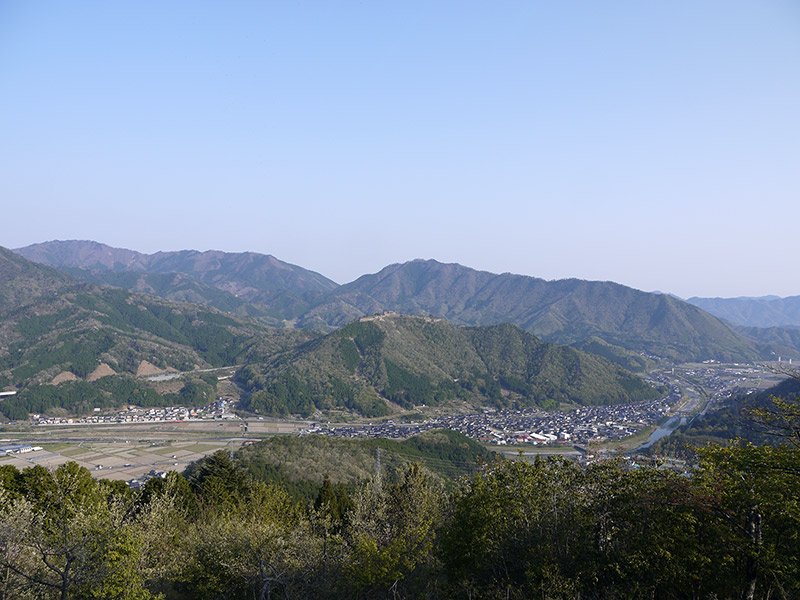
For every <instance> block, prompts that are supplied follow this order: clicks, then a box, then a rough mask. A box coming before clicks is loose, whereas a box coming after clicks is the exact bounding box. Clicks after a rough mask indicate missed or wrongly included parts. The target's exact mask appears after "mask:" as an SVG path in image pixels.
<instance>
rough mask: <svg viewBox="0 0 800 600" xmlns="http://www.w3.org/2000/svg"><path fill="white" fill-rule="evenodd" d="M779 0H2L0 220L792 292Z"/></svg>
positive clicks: (793, 151) (373, 263)
mask: <svg viewBox="0 0 800 600" xmlns="http://www.w3.org/2000/svg"><path fill="white" fill-rule="evenodd" d="M798 65H800V5H798V4H797V3H796V2H795V1H794V0H764V1H760V2H753V1H746V2H739V1H737V0H725V1H720V2H716V1H713V0H708V1H703V2H696V1H682V0H676V1H670V2H655V1H654V2H642V1H640V0H630V1H614V0H609V1H606V2H596V1H588V0H587V1H583V2H581V1H571V0H564V1H561V0H559V1H555V0H553V1H551V2H534V1H526V2H503V1H500V2H492V3H489V2H485V1H480V2H477V1H475V2H473V1H470V0H459V1H456V2H444V1H441V2H438V1H433V2H431V1H427V2H413V1H406V2H367V1H363V2H348V1H344V0H342V1H337V2H332V1H328V2H312V1H298V2H267V1H263V2H230V3H211V2H177V1H176V2H146V1H144V2H143V1H139V2H135V3H133V2H130V3H122V2H81V1H80V0H73V1H71V2H37V1H31V2H21V1H10V0H0V198H1V199H2V207H3V211H2V213H3V222H4V226H3V236H2V239H0V245H3V246H7V247H19V246H24V245H27V244H31V243H35V242H40V241H46V240H51V239H93V240H96V241H100V242H104V243H107V244H110V245H112V246H120V247H127V248H132V249H135V250H139V251H142V252H155V251H158V250H178V249H186V248H194V249H198V250H205V249H211V248H213V249H220V250H227V251H245V250H251V251H256V252H262V253H268V254H273V255H275V256H277V257H278V258H280V259H282V260H286V261H288V262H292V263H295V264H299V265H302V266H304V267H306V268H310V269H313V270H316V271H319V272H321V273H323V274H324V275H326V276H328V277H331V278H332V279H334V280H336V281H339V282H341V283H344V282H347V281H350V280H352V279H354V278H356V277H357V276H359V275H361V274H363V273H367V272H375V271H377V270H379V269H380V268H381V267H383V266H385V265H386V264H389V263H393V262H402V261H405V260H410V259H413V258H436V259H437V260H440V261H443V262H458V263H461V264H464V265H468V266H471V267H474V268H479V269H486V270H490V271H494V272H506V271H510V272H515V273H522V274H527V275H534V276H537V277H543V278H546V279H560V278H565V277H579V278H583V279H602V280H613V281H618V282H620V283H623V284H626V285H630V286H633V287H636V288H639V289H644V290H655V289H660V290H663V291H670V292H674V293H676V294H679V295H681V296H684V297H688V296H693V295H698V296H738V295H764V294H778V295H782V296H787V295H798V294H800V279H798V278H797V277H795V276H794V265H795V263H796V258H797V247H798V244H797V242H796V239H797V233H796V232H797V229H798V223H800V208H798V202H799V201H800V109H798V107H800V71H798Z"/></svg>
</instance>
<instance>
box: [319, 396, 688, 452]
mask: <svg viewBox="0 0 800 600" xmlns="http://www.w3.org/2000/svg"><path fill="white" fill-rule="evenodd" d="M680 395H681V392H680V390H679V389H678V388H677V387H673V388H672V389H671V391H670V393H669V394H668V395H666V396H664V397H662V398H658V399H655V400H648V401H645V402H637V403H634V404H620V405H616V406H585V407H581V408H576V409H575V410H573V411H570V412H561V413H559V412H552V413H545V412H543V411H541V410H500V411H498V410H492V409H486V410H484V412H483V413H479V414H470V415H458V416H448V417H438V418H436V419H431V420H428V421H424V422H421V423H408V424H398V423H394V422H393V421H387V422H385V423H376V424H369V425H354V426H344V427H328V426H325V425H320V424H316V425H313V426H312V427H309V428H307V429H305V430H304V433H319V434H323V435H330V436H336V437H353V438H355V437H384V438H394V439H403V438H407V437H409V436H412V435H416V434H417V433H421V432H423V431H428V430H430V429H451V430H453V431H458V432H460V433H463V434H464V435H466V436H468V437H471V438H475V439H477V440H480V441H483V442H488V443H492V444H496V445H500V446H503V445H515V444H533V445H539V444H553V443H570V444H587V443H590V442H603V441H608V440H616V439H622V438H625V437H628V436H630V435H633V434H634V433H636V432H638V431H639V430H641V429H642V428H644V427H646V426H648V425H651V424H653V423H655V422H658V421H660V420H661V419H662V418H664V417H665V416H667V414H668V412H669V411H670V409H671V407H672V406H673V405H674V404H675V403H676V402H677V401H678V400H679V399H680Z"/></svg>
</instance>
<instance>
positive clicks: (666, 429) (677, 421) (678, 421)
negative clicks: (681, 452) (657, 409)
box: [635, 416, 686, 452]
mask: <svg viewBox="0 0 800 600" xmlns="http://www.w3.org/2000/svg"><path fill="white" fill-rule="evenodd" d="M684 423H686V417H677V416H676V417H672V418H670V419H669V420H668V421H667V422H666V423H664V424H663V425H662V426H661V427H659V428H658V429H656V430H655V431H654V432H653V433H652V434H650V441H648V442H647V443H646V444H643V445H641V446H639V447H638V448H637V449H636V450H635V452H638V451H639V450H645V449H646V448H649V447H650V446H652V445H653V444H655V443H656V442H657V441H658V440H660V439H661V438H663V437H667V436H668V435H669V434H670V433H672V432H673V431H675V430H676V429H677V428H678V427H680V426H681V425H683V424H684Z"/></svg>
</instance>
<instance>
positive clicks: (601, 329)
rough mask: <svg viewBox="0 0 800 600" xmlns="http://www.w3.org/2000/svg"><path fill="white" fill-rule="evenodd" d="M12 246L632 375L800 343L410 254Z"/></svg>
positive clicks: (206, 298) (107, 273) (302, 318)
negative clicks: (604, 364)
mask: <svg viewBox="0 0 800 600" xmlns="http://www.w3.org/2000/svg"><path fill="white" fill-rule="evenodd" d="M17 252H19V253H21V254H24V255H26V256H29V257H31V258H32V259H34V260H37V261H42V262H45V263H47V264H51V265H54V266H58V267H59V268H62V269H65V270H67V271H68V272H70V273H72V274H74V275H76V276H78V277H80V278H81V279H83V280H86V281H92V282H95V283H103V284H106V285H114V286H119V287H124V288H127V289H133V290H137V291H143V292H147V293H154V294H156V295H159V296H161V297H164V298H167V299H170V300H175V301H191V302H200V303H203V304H207V305H210V306H214V307H216V308H219V309H221V310H224V311H228V312H233V313H235V314H240V315H246V316H252V317H256V318H258V319H260V320H261V321H262V322H264V323H266V324H268V325H283V326H294V327H299V328H306V329H313V330H317V331H323V332H330V331H333V330H334V329H336V328H337V327H342V326H344V325H346V324H347V323H350V322H351V321H353V320H355V319H358V318H360V317H363V316H366V315H370V314H376V313H380V312H384V311H396V312H400V313H405V314H417V315H432V316H435V317H440V318H444V319H447V320H448V321H450V322H452V323H454V324H456V325H495V324H499V323H513V324H515V325H517V326H519V327H521V328H523V329H524V330H526V331H528V332H530V333H533V334H535V335H537V336H540V337H541V338H542V339H544V340H547V341H550V342H555V343H559V344H567V345H573V346H575V347H578V348H583V349H586V350H589V351H592V352H594V351H597V352H599V354H600V355H602V356H604V357H606V358H610V359H612V360H615V361H616V362H618V363H619V364H621V365H623V366H625V367H626V368H633V369H637V370H644V369H646V364H647V361H646V359H645V358H643V356H644V355H653V356H657V357H661V358H664V359H667V360H674V361H679V362H683V361H691V360H706V359H710V358H713V359H716V360H720V361H751V360H767V359H771V358H773V357H774V356H775V355H776V354H777V355H784V356H786V355H794V356H800V353H799V351H800V342H799V343H795V341H794V340H793V339H792V338H791V336H786V335H783V336H782V337H775V336H769V335H767V334H764V332H761V331H756V330H753V331H750V332H743V331H742V330H738V329H737V328H735V327H732V326H731V325H729V324H727V323H725V322H723V321H720V320H719V319H718V318H716V317H714V316H712V315H710V314H709V313H707V312H705V311H703V310H701V309H699V308H697V307H696V306H693V305H691V304H689V303H686V302H683V301H682V300H680V299H678V298H675V297H672V296H669V295H663V294H653V293H647V292H642V291H639V290H635V289H633V288H629V287H626V286H623V285H620V284H617V283H613V282H601V281H584V280H579V279H564V280H558V281H546V280H543V279H538V278H535V277H529V276H523V275H513V274H509V273H504V274H500V275H498V274H494V273H490V272H486V271H478V270H475V269H471V268H468V267H464V266H462V265H458V264H444V263H440V262H437V261H435V260H414V261H411V262H407V263H402V264H393V265H389V266H387V267H385V268H384V269H382V270H381V271H379V272H378V273H374V274H369V275H363V276H362V277H359V278H358V279H356V280H355V281H353V282H351V283H348V284H345V285H342V286H337V284H335V283H334V282H333V281H331V280H328V279H325V278H324V277H322V276H321V275H319V274H316V273H313V272H312V271H307V270H305V269H301V268H300V267H294V266H293V265H288V264H287V263H283V262H282V261H278V260H277V259H275V258H274V257H271V256H265V255H259V254H254V253H239V254H235V253H222V252H211V251H210V252H195V251H181V252H159V253H156V254H152V255H145V254H141V253H137V252H132V251H130V250H118V249H115V248H111V247H109V246H105V245H103V244H97V243H95V242H78V241H72V242H46V243H43V244H34V245H32V246H28V247H26V248H22V249H19V250H17ZM276 265H277V266H276ZM273 267H274V268H273ZM86 269H91V270H86ZM765 336H766V337H765ZM787 345H788V347H787Z"/></svg>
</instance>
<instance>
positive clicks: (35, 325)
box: [0, 249, 313, 395]
mask: <svg viewBox="0 0 800 600" xmlns="http://www.w3.org/2000/svg"><path fill="white" fill-rule="evenodd" d="M310 337H313V336H312V335H311V334H309V333H307V332H301V331H286V330H278V329H271V328H268V327H264V326H262V325H259V324H258V323H255V322H253V321H249V320H246V319H241V318H237V317H234V316H232V315H226V314H223V313H221V312H220V311H217V310H214V309H209V308H204V307H202V306H197V305H192V304H176V303H170V302H167V301H164V300H161V299H158V298H154V297H152V296H146V295H142V294H134V293H131V292H128V291H125V290H120V289H113V288H100V287H97V286H94V285H88V284H84V283H80V282H77V281H76V280H74V279H72V278H70V277H68V276H66V275H64V274H62V273H59V272H58V271H55V270H54V269H51V268H49V267H46V266H43V265H38V264H35V263H32V262H30V261H27V260H26V259H24V258H22V257H20V256H17V255H16V254H14V253H12V252H10V251H8V250H5V249H0V387H4V386H17V387H20V386H22V387H25V386H30V385H36V384H43V383H49V382H50V381H51V380H52V379H53V377H55V376H56V375H57V374H59V373H62V372H65V371H66V372H69V373H72V374H73V375H74V376H77V377H78V378H85V377H86V376H87V375H88V374H89V373H91V372H92V371H93V370H94V369H95V368H96V367H98V366H99V365H100V364H101V363H105V364H106V365H108V366H109V367H110V368H111V369H112V370H113V371H114V372H116V373H120V374H126V373H127V374H135V373H136V371H137V368H138V367H139V365H140V364H141V362H142V361H143V360H146V361H148V362H149V363H151V364H153V365H155V366H156V367H159V368H162V369H166V368H172V369H175V370H178V371H187V370H192V369H195V368H202V367H216V366H226V365H234V364H240V363H242V362H245V361H247V360H263V359H265V358H266V357H268V356H270V355H272V354H273V353H275V352H276V351H279V350H282V349H284V348H286V347H288V346H291V345H294V344H295V343H297V342H298V341H302V340H307V339H309V338H310ZM84 395H85V394H84Z"/></svg>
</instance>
